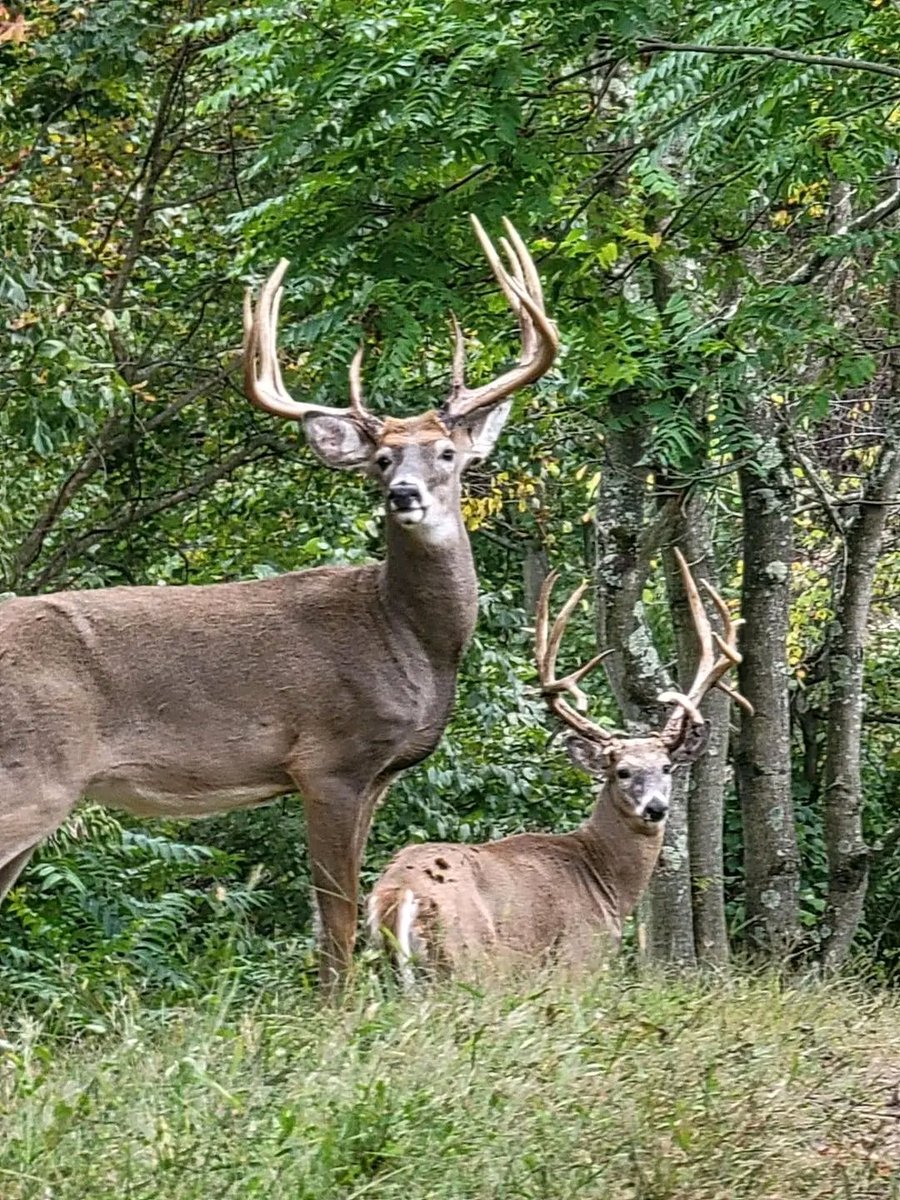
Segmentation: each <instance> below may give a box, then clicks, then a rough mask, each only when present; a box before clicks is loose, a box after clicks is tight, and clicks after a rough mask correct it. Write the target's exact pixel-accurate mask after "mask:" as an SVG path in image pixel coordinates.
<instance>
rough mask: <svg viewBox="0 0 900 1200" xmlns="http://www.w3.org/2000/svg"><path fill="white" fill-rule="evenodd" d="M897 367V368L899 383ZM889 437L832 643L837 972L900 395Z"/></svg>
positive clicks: (829, 778)
mask: <svg viewBox="0 0 900 1200" xmlns="http://www.w3.org/2000/svg"><path fill="white" fill-rule="evenodd" d="M896 375H897V372H896V371H895V386H896V384H897V382H898V381H897V379H896ZM890 403H891V406H892V411H891V413H890V416H889V420H888V427H889V429H888V436H887V438H886V440H885V442H884V445H883V446H882V450H881V454H880V456H879V461H878V465H877V466H876V467H875V469H874V471H873V472H872V476H871V478H870V480H869V482H868V484H867V486H866V488H865V492H864V497H863V500H862V503H861V504H860V506H859V510H858V512H857V514H856V516H855V517H854V518H853V519H852V521H851V523H850V526H849V528H848V530H847V543H846V561H845V572H844V579H843V587H842V590H841V593H840V597H839V599H838V602H837V604H836V605H835V619H834V625H833V627H832V630H831V635H830V637H829V646H828V716H827V734H826V744H825V785H824V795H825V843H826V849H827V853H828V903H827V907H826V910H825V916H824V920H823V926H822V933H823V946H822V965H823V967H824V968H825V970H826V971H829V972H833V971H835V970H837V969H838V968H839V967H841V966H842V965H843V964H844V962H845V961H846V959H847V956H848V954H849V952H850V947H851V945H852V942H853V939H854V937H855V936H856V931H857V929H858V928H859V923H860V921H861V919H862V913H863V904H864V903H865V898H866V887H867V884H868V876H869V851H868V847H867V846H866V843H865V839H864V837H863V826H862V807H863V791H862V775H861V770H860V741H861V737H862V717H863V703H864V697H863V678H864V671H865V659H864V652H865V644H866V627H867V624H868V619H869V608H870V605H871V600H872V587H873V584H874V581H875V572H876V569H877V567H878V557H879V553H880V550H881V542H882V537H883V534H884V528H885V524H886V521H887V516H888V509H889V506H890V505H891V504H892V503H894V502H895V501H896V500H897V498H898V494H900V420H898V411H897V410H898V409H900V399H898V398H897V397H896V396H895V397H892V399H891V401H890Z"/></svg>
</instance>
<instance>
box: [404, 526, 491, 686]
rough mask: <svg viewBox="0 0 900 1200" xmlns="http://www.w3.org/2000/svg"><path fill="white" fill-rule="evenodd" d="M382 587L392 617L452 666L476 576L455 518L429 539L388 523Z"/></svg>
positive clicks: (469, 618)
mask: <svg viewBox="0 0 900 1200" xmlns="http://www.w3.org/2000/svg"><path fill="white" fill-rule="evenodd" d="M383 588H384V599H385V604H386V606H387V608H388V610H389V611H390V613H391V615H392V618H393V619H394V620H399V621H400V622H401V623H402V624H403V625H405V626H406V627H408V628H409V629H411V630H412V632H413V633H414V634H415V635H416V637H417V638H419V640H420V641H421V642H423V643H424V644H425V645H426V646H427V647H428V648H429V650H430V651H432V652H433V653H434V654H435V655H436V656H437V657H439V658H441V659H446V660H448V661H450V662H452V663H453V664H454V665H455V664H456V663H457V662H458V661H459V659H460V657H461V655H462V652H463V650H465V648H466V645H467V644H468V642H469V639H470V638H471V636H472V634H473V632H474V630H475V622H476V619H477V617H478V576H477V575H476V573H475V562H474V559H473V557H472V547H471V545H470V543H469V535H468V533H467V532H466V527H465V525H464V524H463V520H462V516H461V514H459V513H456V514H455V519H450V518H448V521H447V527H446V529H444V530H443V531H442V535H441V537H440V538H435V539H433V540H429V539H427V538H424V537H420V536H417V535H416V534H415V532H411V531H409V530H405V529H401V528H399V526H397V525H396V524H395V522H393V521H391V520H390V519H389V520H388V522H387V555H386V558H385V563H384V575H383Z"/></svg>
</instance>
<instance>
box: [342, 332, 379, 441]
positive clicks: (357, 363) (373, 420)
mask: <svg viewBox="0 0 900 1200" xmlns="http://www.w3.org/2000/svg"><path fill="white" fill-rule="evenodd" d="M365 352H366V348H365V346H364V345H363V343H362V342H360V344H359V347H358V348H357V351H356V353H355V354H354V355H353V361H352V362H351V363H350V411H351V412H352V413H353V416H354V417H355V418H356V420H357V421H358V422H359V424H360V425H362V427H363V429H365V430H366V432H367V433H368V434H369V435H370V436H371V437H373V438H377V437H378V435H379V434H380V433H381V431H382V429H383V428H384V421H382V420H381V418H380V417H376V416H375V415H374V413H370V412H369V410H368V409H367V408H366V406H365V404H363V390H362V361H363V356H364V355H365Z"/></svg>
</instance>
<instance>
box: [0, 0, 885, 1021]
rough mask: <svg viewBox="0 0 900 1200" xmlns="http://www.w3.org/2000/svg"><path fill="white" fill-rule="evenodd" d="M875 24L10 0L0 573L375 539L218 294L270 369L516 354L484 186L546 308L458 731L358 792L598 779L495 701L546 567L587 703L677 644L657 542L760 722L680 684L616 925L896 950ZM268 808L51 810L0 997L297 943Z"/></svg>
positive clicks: (422, 403)
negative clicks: (496, 276) (675, 556)
mask: <svg viewBox="0 0 900 1200" xmlns="http://www.w3.org/2000/svg"><path fill="white" fill-rule="evenodd" d="M898 63H900V12H898V10H897V6H896V5H893V4H890V3H884V2H882V0H871V2H868V3H860V2H850V0H847V2H840V0H839V2H835V3H795V2H793V0H792V2H791V3H787V2H778V3H774V2H771V0H766V2H764V3H755V4H752V5H750V4H746V3H738V4H728V5H722V6H720V5H716V4H711V3H703V2H698V3H694V4H692V3H676V4H674V5H673V4H671V3H667V4H665V5H662V4H655V3H641V2H640V0H637V2H631V0H625V2H619V3H616V4H612V3H605V2H601V3H596V4H593V5H591V6H583V7H582V8H578V7H576V6H573V5H571V4H563V3H555V2H552V0H548V2H543V0H535V2H534V3H529V4H523V3H498V4H493V5H491V6H484V5H481V4H476V3H469V2H466V0H453V2H430V0H420V2H418V3H406V2H402V0H401V2H397V0H392V2H391V3H387V2H382V0H370V2H368V3H366V4H365V5H359V4H356V3H348V2H346V0H310V2H309V3H304V4H300V3H284V2H279V3H272V4H268V5H265V4H264V5H261V6H257V7H251V8H235V7H234V6H229V5H224V4H221V3H219V2H216V0H191V2H169V0H165V2H163V0H104V2H102V3H94V4H91V3H81V4H79V3H70V2H67V0H63V2H60V0H37V2H36V3H32V4H29V5H27V6H26V7H24V8H22V9H21V10H19V9H18V8H16V9H13V8H10V7H0V246H2V251H3V257H2V265H0V331H2V333H0V337H2V346H3V352H2V354H0V446H2V461H3V471H2V472H0V574H2V588H3V590H4V591H5V592H7V593H14V594H19V595H27V594H34V593H36V592H41V591H48V590H56V589H62V588H73V587H98V586H106V585H111V584H123V583H124V584H133V583H151V584H159V585H166V586H175V585H178V584H182V583H187V582H191V583H212V582H215V581H217V580H223V579H235V578H249V577H262V576H266V575H270V574H272V573H277V572H281V571H286V570H294V569H302V568H304V567H308V566H313V565H318V564H322V563H354V562H360V561H364V560H367V559H369V558H372V557H375V556H377V555H378V554H379V552H380V546H381V531H380V520H379V514H378V512H377V511H376V509H375V507H374V500H373V496H372V493H371V492H370V491H369V490H368V489H367V487H366V485H365V484H364V483H363V482H362V481H359V480H357V479H355V478H352V477H345V476H339V475H337V474H333V473H329V472H328V471H326V470H324V469H322V468H321V467H320V466H318V465H316V464H315V463H314V461H313V459H312V456H311V455H310V453H309V452H308V450H307V449H306V448H305V446H304V444H303V439H302V435H301V434H300V432H299V431H298V430H297V429H296V428H294V427H293V426H289V425H285V424H281V423H278V422H275V421H273V420H272V419H271V418H268V417H266V416H264V415H263V414H260V413H258V412H256V411H254V410H253V409H252V408H251V406H250V405H249V404H248V403H247V401H246V400H245V398H244V397H243V395H242V392H241V387H240V380H239V376H238V349H239V343H240V305H241V294H242V290H243V287H244V285H245V284H246V283H248V282H250V283H257V282H258V281H259V279H260V278H261V277H262V275H263V274H265V273H266V272H267V271H268V270H269V269H270V268H271V266H272V265H273V264H274V262H275V261H276V260H277V259H278V258H279V257H280V256H281V255H284V256H286V257H288V258H290V259H291V263H292V265H291V270H290V274H289V276H288V281H287V294H286V298H285V304H284V309H283V316H282V338H281V341H282V347H283V356H284V360H285V363H286V374H287V378H288V382H289V386H290V387H291V388H292V390H293V391H294V394H295V395H302V396H304V397H308V398H309V399H311V400H313V401H317V402H325V403H328V402H342V398H343V396H344V395H345V394H346V388H347V382H346V371H347V364H348V362H349V360H350V357H351V356H352V353H353V350H354V348H355V346H356V344H357V342H358V340H359V338H360V335H361V333H362V335H363V336H364V338H365V341H366V346H367V358H366V367H365V376H366V386H367V394H368V395H369V397H370V398H371V400H372V403H373V406H374V407H375V408H376V409H377V410H379V411H381V412H393V413H396V414H403V413H409V412H412V411H417V410H419V409H422V408H424V407H427V406H429V405H431V404H433V403H435V402H436V401H437V400H439V399H441V398H442V397H443V396H444V394H445V390H446V388H447V386H448V379H449V357H450V341H449V334H448V325H447V314H448V312H449V310H451V309H452V310H454V311H455V312H456V313H457V314H458V316H459V318H460V320H461V322H462V324H463V327H464V329H465V330H466V333H467V337H468V342H469V349H470V358H471V359H472V362H473V372H474V373H475V374H477V373H480V374H481V377H482V378H487V377H489V376H490V375H491V374H492V373H494V372H495V371H496V370H497V368H498V367H500V366H501V365H502V364H503V363H504V362H505V361H506V360H507V359H508V357H509V355H510V353H511V351H512V349H513V348H514V346H515V343H516V338H515V331H514V330H512V329H511V328H510V321H509V316H508V310H507V309H506V308H505V305H504V302H503V300H502V297H499V296H498V294H497V293H496V289H495V288H494V286H493V284H492V282H491V280H490V279H489V276H488V273H487V271H486V269H485V265H484V263H483V260H482V259H481V257H480V254H479V252H478V250H477V246H476V244H475V242H474V240H473V238H472V237H471V231H470V228H469V224H468V220H467V216H466V215H467V213H469V212H475V213H477V214H478V215H479V217H480V218H481V220H482V221H483V222H484V223H485V224H486V226H487V227H488V228H489V229H490V230H491V231H492V232H494V233H496V232H497V230H498V228H499V220H500V217H501V215H503V214H506V215H508V216H510V217H511V218H512V219H513V220H514V221H515V223H516V225H517V226H518V228H519V229H520V230H521V231H522V233H523V234H524V236H525V237H526V239H527V240H528V242H529V244H530V245H531V247H532V249H533V251H534V254H535V257H536V259H537V261H538V265H539V269H540V272H541V275H542V278H543V280H544V282H545V287H546V293H547V302H548V309H549V311H550V312H551V313H552V314H553V315H554V317H555V319H556V321H557V323H558V325H559V328H560V331H561V334H562V339H563V347H564V350H563V353H562V355H561V358H560V360H559V362H558V365H557V367H556V369H555V370H554V372H553V373H552V374H551V375H550V376H549V377H548V378H547V379H545V380H544V381H543V382H542V384H541V385H540V386H539V387H538V388H536V389H534V390H533V391H532V392H530V393H529V394H528V395H527V396H526V397H525V398H524V399H520V400H519V401H518V402H517V405H516V409H515V411H514V413H513V417H512V418H511V420H510V422H509V424H508V426H507V429H506V432H505V434H504V436H503V439H502V441H501V444H500V446H499V448H498V450H497V452H496V453H495V455H494V457H493V459H492V461H491V462H490V463H486V464H484V465H483V466H481V467H479V468H477V469H475V470H473V471H472V472H470V474H469V476H468V477H467V481H468V485H467V495H466V499H465V513H466V519H467V522H468V525H469V527H470V529H471V530H472V532H473V538H474V544H475V552H476V557H477V564H478V570H479V574H480V579H481V588H482V600H481V616H480V623H479V629H478V633H477V636H476V639H475V642H474V645H473V646H472V648H471V650H470V652H469V654H468V657H467V659H466V663H465V667H464V670H463V675H462V678H461V684H460V695H459V700H458V704H457V708H456V712H455V715H454V718H453V721H452V723H451V725H450V727H449V729H448V731H447V734H446V736H445V738H444V741H443V743H442V745H441V747H440V749H439V750H438V752H437V753H436V754H435V755H434V756H433V757H432V758H431V759H429V760H428V761H427V762H426V763H425V764H423V765H422V766H421V767H419V768H418V769H416V770H413V771H410V772H408V773H407V774H406V775H405V776H404V777H403V778H402V779H401V780H400V781H399V782H398V783H397V784H396V785H395V786H394V788H393V789H392V792H391V794H390V798H389V800H388V802H387V803H386V805H385V806H384V808H383V809H382V810H381V812H380V813H379V815H378V818H377V820H376V823H375V827H374V831H373V837H372V841H371V843H370V848H369V852H368V855H367V860H366V877H367V879H369V880H371V878H372V877H373V874H374V872H376V871H377V869H378V868H379V867H380V866H381V865H382V864H383V863H384V861H385V860H386V858H387V857H388V855H389V854H390V853H391V852H392V851H393V850H394V849H396V848H397V847H398V846H400V845H402V844H404V843H406V842H408V841H410V840H414V839H425V838H441V839H466V840H469V839H479V840H480V839H486V838H492V837H497V836H501V835H503V834H505V833H508V832H511V831H514V830H518V829H525V828H527V829H557V830H559V829H563V828H568V827H571V826H572V825H574V824H576V823H577V822H578V821H580V820H581V819H582V818H583V816H584V814H585V813H586V811H587V809H588V806H589V796H588V791H587V788H586V786H585V785H584V784H583V782H582V781H581V780H580V779H579V778H578V777H577V776H575V775H574V774H572V773H571V772H570V771H569V770H568V769H567V768H566V766H565V765H564V761H563V755H562V753H561V752H560V751H559V749H558V748H557V746H556V745H554V744H551V745H548V733H549V726H548V724H547V722H546V720H545V717H544V714H543V712H542V708H541V705H540V702H539V698H538V697H537V695H536V694H535V692H534V690H533V685H534V682H535V675H534V670H533V667H532V664H531V654H530V632H529V620H530V612H531V608H532V605H533V602H534V597H535V591H536V587H537V585H538V583H539V581H540V579H541V578H542V577H543V574H544V573H545V572H546V570H547V567H548V564H551V565H558V566H562V567H563V568H564V575H565V578H566V580H567V581H568V582H570V583H573V584H574V582H576V581H577V580H578V579H579V578H581V577H583V576H585V575H590V576H591V577H592V578H593V579H594V581H595V588H594V593H593V603H592V604H591V605H590V606H589V607H588V606H587V605H586V606H585V610H584V613H583V615H582V617H581V627H580V633H579V634H578V635H577V636H575V637H574V639H573V640H574V643H575V644H574V646H573V647H571V650H572V654H573V658H574V657H575V656H576V655H577V654H578V653H579V651H582V652H583V655H582V657H587V655H588V653H589V652H590V650H591V647H592V645H593V643H594V641H595V639H599V640H600V642H601V643H602V644H603V645H607V644H608V645H609V646H612V647H613V648H614V650H615V653H614V654H613V655H612V657H611V658H610V660H609V670H608V679H607V681H606V683H605V685H602V684H600V683H598V684H597V685H596V686H595V693H596V696H597V707H596V713H597V715H598V716H601V717H604V718H606V719H607V720H609V721H611V722H614V723H615V722H621V721H625V722H627V723H639V722H640V721H642V720H653V719H654V718H655V716H656V706H655V696H656V694H657V692H658V691H659V690H661V689H662V688H663V687H665V686H667V684H668V683H669V682H670V681H671V679H673V678H681V679H682V680H684V679H685V678H687V677H689V673H690V670H691V667H692V655H693V653H694V649H693V642H692V638H691V634H690V628H689V622H688V619H687V614H686V611H685V604H684V597H683V595H682V594H681V593H680V591H679V588H678V581H677V578H676V577H675V575H674V573H673V570H672V560H671V547H672V546H673V545H674V544H679V545H681V546H682V547H683V548H684V549H685V551H686V553H687V554H688V556H689V558H690V559H691V561H692V562H693V563H694V564H695V565H696V570H697V573H698V574H701V575H705V577H706V578H708V579H710V580H711V581H713V582H715V583H717V584H718V586H719V587H720V589H721V591H722V592H723V594H724V595H725V596H726V597H727V598H728V600H729V602H730V603H731V605H732V607H733V608H735V609H738V608H739V609H740V610H741V612H742V613H743V616H744V617H745V619H746V625H745V626H744V628H743V631H742V648H743V651H744V656H745V659H744V664H743V666H742V669H741V677H740V687H741V690H742V691H743V692H744V693H745V694H746V695H747V696H748V697H749V698H750V699H751V700H752V702H753V703H754V705H755V708H756V714H757V715H756V717H755V719H754V720H753V721H746V720H741V719H740V716H739V714H738V713H737V712H735V711H731V712H729V708H728V704H727V700H726V699H725V698H724V697H722V698H717V699H712V698H711V702H710V704H709V715H710V718H711V720H712V722H713V736H712V750H711V753H710V754H709V755H708V756H707V757H706V758H705V759H704V760H703V761H702V763H701V764H700V765H699V766H698V767H697V768H695V770H694V772H693V776H692V778H691V779H690V782H689V783H688V782H687V781H685V782H684V783H683V785H682V787H681V791H680V792H679V793H678V796H677V801H678V802H677V805H676V810H675V813H674V816H673V819H672V821H671V823H670V828H669V830H668V833H667V847H666V850H665V852H664V856H663V861H662V864H661V868H660V870H659V872H658V874H657V878H656V880H655V882H654V885H653V889H652V894H651V896H650V898H649V901H648V905H647V913H646V925H647V953H648V955H650V956H651V957H652V958H654V959H656V960H659V961H664V962H672V961H674V962H677V963H680V964H682V965H692V964H695V963H699V964H719V965H721V964H723V963H724V962H726V961H727V960H728V958H729V956H730V955H733V954H739V955H741V956H745V955H752V956H754V957H756V958H758V959H762V960H763V961H768V962H776V963H781V962H782V961H783V960H784V959H785V958H786V957H787V958H788V959H789V960H792V961H795V962H797V963H800V964H804V965H805V964H810V963H813V964H818V965H821V966H822V968H823V969H825V970H834V969H837V968H840V967H842V966H844V965H845V964H846V963H848V961H850V960H852V961H853V962H854V963H855V964H856V965H857V966H859V965H860V964H864V965H865V968H866V969H867V970H869V971H871V972H872V973H873V974H874V975H875V976H876V977H878V978H880V979H885V980H893V979H894V978H895V976H896V972H897V969H898V963H900V899H898V896H900V887H898V884H900V802H898V799H897V796H898V794H900V752H898V749H897V740H896V733H897V728H898V726H900V706H898V702H897V699H896V694H895V692H894V690H893V683H894V681H895V680H896V679H897V678H898V674H900V615H898V605H897V600H898V596H900V556H898V538H897V531H896V525H894V526H892V525H891V522H890V521H889V520H888V517H889V514H890V512H891V511H892V509H891V505H892V504H893V503H894V502H895V501H896V500H897V495H898V487H900V357H898V355H900V261H898V259H900V224H898V214H900V159H898V152H900V65H896V64H898ZM302 843H303V830H302V821H301V818H300V810H299V806H298V805H297V803H296V802H295V801H293V800H286V801H283V802H278V803H276V804H274V805H272V806H270V807H268V808H265V809H262V810H259V811H256V812H253V813H243V814H235V815H232V816H229V817H227V818H221V819H215V820H212V821H204V822H201V823H197V824H192V825H185V824H175V823H171V824H165V823H154V824H141V823H138V822H132V821H129V820H126V819H120V818H119V817H117V816H116V815H114V814H112V813H110V812H108V811H105V810H100V809H97V808H94V807H91V806H87V807H85V808H83V809H82V810H80V812H79V813H78V814H76V816H75V817H74V818H73V820H72V821H70V823H69V824H68V825H67V826H66V828H65V829H64V830H62V831H61V832H60V833H59V834H58V835H57V836H56V837H55V838H54V839H53V840H52V841H51V842H50V843H49V844H48V845H46V846H45V847H44V848H43V849H42V850H41V852H40V853H39V854H38V855H37V856H36V858H35V859H34V861H33V863H32V865H31V866H30V868H29V869H28V871H27V873H26V874H25V876H24V878H23V881H22V885H21V886H20V887H19V888H17V889H16V890H15V891H14V892H13V894H12V896H11V897H10V899H9V902H8V903H7V904H6V906H5V907H4V909H3V911H2V913H0V1002H2V1004H3V1005H8V1004H11V1003H12V1004H24V1005H26V1006H27V1007H28V1008H30V1009H32V1010H33V1011H36V1012H41V1013H43V1014H44V1015H47V1014H48V1013H52V1012H53V1011H54V1010H58V1011H59V1012H60V1013H64V1014H65V1017H66V1019H67V1020H68V1021H69V1022H72V1021H75V1022H76V1023H77V1022H78V1021H79V1020H81V1021H83V1022H84V1023H87V1024H89V1023H90V1021H91V1020H92V1019H93V1018H94V1017H95V1015H96V1013H98V1012H99V1011H102V1010H103V1009H104V1008H105V1007H106V1006H108V1005H109V1004H110V1003H111V1002H114V1001H115V1000H116V998H117V997H119V996H121V995H122V994H124V993H125V992H127V991H129V990H138V991H140V993H141V995H142V996H143V997H144V998H146V999H153V998H155V999H156V1000H158V1001H159V1002H160V1003H164V1002H170V1001H172V1000H175V999H181V1000H184V999H187V998H190V997H192V996H197V995H202V994H204V993H205V992H206V991H207V990H208V989H209V988H210V987H212V986H216V983H217V981H219V980H221V978H222V975H223V972H234V973H235V976H236V977H239V978H240V979H241V980H247V981H249V982H250V983H251V984H254V985H258V984H260V983H263V984H267V983H268V982H270V981H271V980H272V979H274V978H276V977H277V978H291V979H297V978H298V977H301V976H302V975H303V973H304V972H305V971H306V970H307V969H308V967H309V965H310V961H311V935H310V922H309V885H308V872H307V866H306V862H305V856H304V851H303V844H302Z"/></svg>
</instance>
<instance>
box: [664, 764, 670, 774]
mask: <svg viewBox="0 0 900 1200" xmlns="http://www.w3.org/2000/svg"><path fill="white" fill-rule="evenodd" d="M662 773H663V775H671V774H672V764H671V763H664V764H663V769H662Z"/></svg>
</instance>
